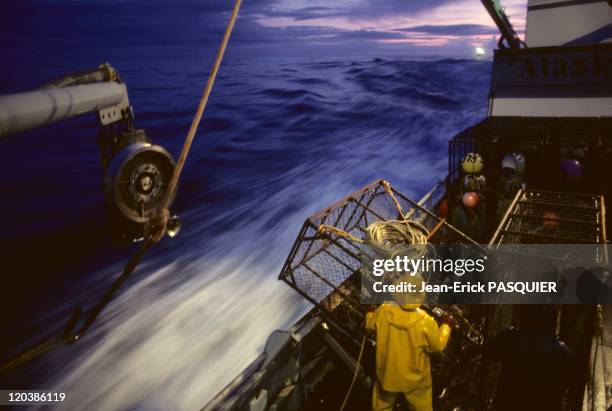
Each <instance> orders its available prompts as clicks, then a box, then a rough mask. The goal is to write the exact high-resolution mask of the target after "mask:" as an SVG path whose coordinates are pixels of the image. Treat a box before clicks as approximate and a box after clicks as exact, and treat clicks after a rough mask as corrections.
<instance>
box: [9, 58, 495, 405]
mask: <svg viewBox="0 0 612 411" xmlns="http://www.w3.org/2000/svg"><path fill="white" fill-rule="evenodd" d="M79 50H80V51H78V52H74V51H73V50H70V51H68V50H64V51H61V50H60V51H58V50H52V51H48V52H47V53H48V54H46V55H37V56H36V58H37V59H42V60H45V61H47V62H52V63H53V64H47V65H45V66H40V65H36V64H32V65H29V66H28V68H27V70H26V71H25V72H24V70H23V66H20V67H22V70H17V68H16V67H17V66H15V67H14V68H13V70H12V71H10V72H9V73H10V75H8V76H3V80H2V83H0V86H2V88H3V89H0V92H7V91H16V90H18V89H20V88H28V87H34V86H36V85H38V84H41V83H44V82H45V81H48V80H50V79H52V78H53V77H54V76H58V75H61V74H63V73H67V72H70V71H74V70H76V69H82V68H87V67H92V66H96V65H97V64H99V63H101V62H102V61H100V56H99V55H98V54H96V53H95V52H93V51H91V50H83V49H79ZM41 53H43V52H42V51H41ZM112 53H113V56H111V57H112V59H109V60H110V63H111V64H113V65H114V66H116V68H117V69H118V70H119V72H120V73H121V75H122V77H123V79H124V80H125V81H126V83H127V85H128V91H129V95H130V99H131V103H132V105H133V106H134V110H135V113H136V125H137V127H139V128H144V129H145V130H146V131H147V132H148V134H149V136H150V138H151V139H152V140H153V141H154V142H155V143H157V144H160V145H163V146H165V147H166V148H168V149H169V150H170V151H171V152H172V153H173V154H174V155H175V156H176V155H177V154H178V151H179V150H180V147H181V145H182V141H183V139H184V136H185V134H186V132H187V130H188V127H189V124H190V122H191V118H192V116H193V113H194V111H195V107H196V105H197V102H198V99H199V96H200V94H201V90H202V89H203V87H204V84H205V81H206V77H207V74H208V70H209V69H210V67H211V64H212V59H213V57H214V53H213V52H212V51H211V50H201V53H200V52H199V51H198V50H197V49H193V48H190V49H189V50H188V51H185V50H180V49H173V50H157V51H151V50H149V51H148V52H147V54H146V55H145V54H133V53H131V52H128V51H127V49H126V50H115V51H113V52H112ZM29 58H30V59H35V57H31V56H30V57H29ZM22 63H23V64H26V63H24V62H23V61H22ZM489 71H490V62H487V61H472V60H464V59H454V58H440V57H410V56H401V55H397V54H395V55H391V54H385V55H381V54H378V53H376V52H375V51H372V52H371V53H369V54H368V53H360V55H358V56H350V55H348V56H342V57H338V56H333V57H330V56H320V57H294V58H288V57H287V58H284V57H282V56H281V57H279V56H267V57H266V56H263V55H258V54H244V55H243V54H241V53H240V52H237V51H232V50H230V52H229V53H228V56H227V59H226V60H225V61H224V63H223V65H222V68H221V71H220V74H219V77H218V79H217V83H216V85H215V89H214V91H213V94H212V96H211V98H210V101H209V105H208V107H207V109H206V112H205V115H204V119H203V123H202V127H201V129H200V131H199V133H198V136H197V139H196V141H195V144H194V146H193V149H192V152H191V154H190V156H189V158H188V161H187V164H186V166H185V169H184V173H183V177H182V180H181V183H180V187H179V193H178V197H177V201H176V203H175V206H174V210H173V211H174V212H177V213H178V214H179V215H180V216H181V217H182V220H183V224H184V226H183V230H182V232H181V233H180V235H179V236H178V237H177V238H176V239H164V240H163V241H162V243H160V244H159V245H157V246H155V247H154V248H152V249H151V250H150V251H149V252H148V253H147V254H146V255H145V257H144V259H143V261H142V263H141V265H140V266H139V267H138V269H137V271H136V272H135V274H134V275H133V277H132V278H131V279H130V280H129V281H128V282H127V283H126V285H125V286H124V287H123V288H122V289H121V290H120V292H119V294H118V296H117V297H116V298H115V300H114V301H113V302H112V303H111V304H110V305H109V306H108V307H107V308H106V310H105V311H104V312H103V314H102V315H101V316H100V317H99V319H98V321H97V323H96V324H95V325H94V327H93V328H92V329H91V330H90V331H89V333H88V334H87V335H86V337H85V338H84V339H83V340H82V341H79V342H78V343H77V344H75V345H72V346H69V347H63V348H60V349H58V350H55V351H52V352H50V353H48V354H46V355H44V356H43V357H41V358H39V359H37V360H35V361H34V362H33V363H31V364H29V365H26V366H23V367H21V368H20V369H18V370H16V371H14V373H13V375H12V377H11V378H12V380H11V381H10V384H11V386H12V387H14V388H17V387H19V388H39V389H52V390H61V391H64V392H66V393H67V395H68V396H69V397H70V399H71V403H72V404H76V405H73V407H74V409H99V410H128V409H129V410H133V409H137V410H139V409H142V410H193V409H198V408H199V407H201V406H202V405H204V404H205V403H206V402H207V400H209V399H210V398H211V397H212V396H213V395H214V394H215V393H216V392H217V391H218V390H220V389H221V388H222V387H223V386H224V385H225V384H227V383H228V382H229V380H230V379H231V378H232V377H234V376H235V375H236V374H237V373H239V372H240V371H241V370H242V369H243V368H244V367H245V366H246V365H248V364H249V362H250V361H252V360H253V359H254V358H255V357H256V355H257V354H258V353H260V352H261V350H262V349H263V346H264V344H265V341H266V338H267V336H268V334H269V333H270V332H272V331H273V330H275V329H279V328H284V327H287V326H289V325H290V324H291V323H292V322H293V321H295V320H296V319H297V318H299V316H300V315H302V314H303V313H304V312H305V311H306V310H307V309H308V308H309V306H308V304H307V303H305V302H304V301H303V300H302V299H301V298H300V297H299V295H297V293H295V292H294V291H293V290H291V289H290V288H289V287H288V286H286V285H285V284H284V283H281V282H279V281H278V280H277V275H278V273H279V271H280V269H281V266H282V263H283V262H284V259H285V258H286V256H287V254H288V252H289V249H290V247H291V244H292V242H293V240H294V239H295V236H296V235H297V233H298V230H299V228H300V226H301V224H302V222H303V221H304V219H305V218H306V217H307V216H308V215H310V214H312V213H313V212H315V211H317V210H319V209H321V208H323V207H325V206H327V205H329V204H331V203H333V202H334V201H336V200H337V199H339V198H340V197H342V196H344V195H346V194H348V193H350V192H352V191H354V190H356V189H358V188H360V187H361V186H363V185H365V184H367V183H370V182H371V181H373V180H375V179H377V178H384V179H387V180H389V181H390V182H391V183H392V185H394V186H395V187H396V188H398V189H399V190H400V191H402V192H403V193H405V194H407V195H409V196H411V197H413V198H418V197H419V196H420V195H421V194H423V193H425V192H426V191H427V189H428V188H429V187H430V186H431V185H433V184H434V183H435V182H436V181H437V180H438V179H441V178H443V177H444V176H445V174H446V169H447V157H446V156H447V140H448V139H449V138H451V137H452V136H453V135H454V134H455V133H456V132H458V131H460V130H461V129H463V128H465V127H468V126H469V125H471V124H474V123H475V122H477V121H478V120H480V119H481V118H482V117H484V116H485V115H486V105H487V92H488V85H489V75H490V73H489ZM0 175H1V176H2V180H1V187H2V191H3V194H4V196H5V198H6V199H10V201H3V205H2V208H3V210H2V214H3V215H5V216H10V217H11V218H9V219H8V221H5V222H4V223H3V225H4V230H3V232H2V234H0V235H1V237H0V239H1V241H2V243H1V244H2V249H3V252H4V254H3V256H2V259H3V262H4V267H5V268H6V270H3V271H4V275H5V276H6V278H8V284H9V285H10V287H6V288H5V290H4V291H3V302H4V303H6V304H7V307H8V306H10V309H5V310H4V312H5V313H9V315H7V316H5V318H3V321H5V322H6V324H7V326H5V327H2V333H3V338H2V340H3V341H4V342H3V345H2V346H0V347H2V348H3V350H4V352H6V353H8V352H9V351H15V350H16V349H17V348H19V347H25V346H27V344H28V343H31V342H35V341H36V340H37V339H39V338H43V337H44V336H48V335H53V334H54V333H58V332H61V329H62V327H63V326H64V324H65V322H66V321H67V317H68V315H69V312H70V310H71V309H72V308H73V307H74V306H75V305H83V306H84V307H88V306H91V305H93V304H94V303H95V302H97V298H99V297H100V296H101V294H102V293H103V292H104V291H105V290H106V288H107V287H108V286H109V285H110V284H111V283H112V280H113V278H114V277H115V276H116V275H118V273H119V272H120V270H121V267H122V264H124V263H125V261H126V260H127V258H128V256H129V254H130V252H131V251H132V250H131V249H129V248H128V249H126V248H124V249H121V248H117V247H116V246H114V245H113V244H112V242H111V241H110V239H109V233H108V230H107V228H106V223H105V217H104V212H103V207H102V190H101V179H102V170H101V167H100V164H99V161H98V152H97V146H96V126H95V120H94V117H93V115H90V116H84V117H82V118H79V119H75V120H70V121H68V122H65V123H62V124H57V125H54V126H50V127H47V128H44V129H40V130H37V131H34V132H29V133H25V134H23V135H20V136H15V137H12V138H9V139H5V140H2V141H0ZM9 288H10V291H9ZM0 353H2V352H0ZM58 409H59V407H58ZM62 409H66V407H63V408H62Z"/></svg>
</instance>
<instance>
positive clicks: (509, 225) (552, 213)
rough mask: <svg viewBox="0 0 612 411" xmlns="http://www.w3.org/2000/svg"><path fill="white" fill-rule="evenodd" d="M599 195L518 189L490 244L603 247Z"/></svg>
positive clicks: (602, 221) (603, 216) (603, 234)
mask: <svg viewBox="0 0 612 411" xmlns="http://www.w3.org/2000/svg"><path fill="white" fill-rule="evenodd" d="M604 210H605V206H604V198H603V196H598V195H588V194H576V193H560V192H552V191H538V190H521V191H519V193H517V195H516V197H515V199H514V201H513V202H512V204H511V205H510V208H509V210H508V212H507V214H506V217H505V218H504V219H503V220H502V222H501V223H500V225H499V226H498V228H497V230H496V232H495V236H494V237H493V239H492V240H491V244H494V245H499V244H605V243H606V230H605V224H606V222H605V211H604Z"/></svg>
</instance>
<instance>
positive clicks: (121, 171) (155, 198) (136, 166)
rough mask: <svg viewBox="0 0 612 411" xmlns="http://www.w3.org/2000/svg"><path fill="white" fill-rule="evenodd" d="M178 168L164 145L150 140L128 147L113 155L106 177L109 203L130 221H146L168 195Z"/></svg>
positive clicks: (105, 182)
mask: <svg viewBox="0 0 612 411" xmlns="http://www.w3.org/2000/svg"><path fill="white" fill-rule="evenodd" d="M174 167H175V163H174V160H173V159H172V156H171V155H170V153H168V151H166V150H165V149H164V148H163V147H160V146H156V145H152V144H149V143H136V144H130V145H128V146H126V147H124V148H123V149H122V150H121V151H119V152H118V153H117V154H116V155H115V156H114V157H113V159H112V160H111V162H110V164H109V166H108V169H107V171H106V175H105V177H104V194H105V196H106V202H107V204H108V205H109V206H110V207H112V208H113V209H115V210H116V211H118V212H119V214H120V215H121V216H123V217H125V218H127V219H128V220H130V221H133V222H135V223H140V224H144V223H146V222H147V221H148V219H149V218H150V217H151V215H152V214H153V213H154V212H155V210H156V209H157V207H158V206H159V204H160V202H161V201H162V198H163V197H164V195H165V194H166V190H167V188H168V182H169V181H170V178H171V176H172V172H173V170H174ZM172 200H174V198H172V199H171V202H172Z"/></svg>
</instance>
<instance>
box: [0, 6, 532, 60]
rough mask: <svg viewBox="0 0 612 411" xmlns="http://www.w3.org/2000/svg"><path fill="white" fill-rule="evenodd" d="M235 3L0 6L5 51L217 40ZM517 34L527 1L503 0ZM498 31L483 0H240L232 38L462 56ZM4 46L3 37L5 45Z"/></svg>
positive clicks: (286, 48)
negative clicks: (10, 49)
mask: <svg viewBox="0 0 612 411" xmlns="http://www.w3.org/2000/svg"><path fill="white" fill-rule="evenodd" d="M232 4H233V1H232V0H174V1H164V0H20V1H12V0H9V1H8V2H2V4H1V5H0V45H4V46H5V47H7V48H13V49H21V50H23V49H24V48H29V47H33V48H39V47H42V48H44V49H46V50H50V49H55V48H63V47H65V46H66V44H67V42H68V43H69V44H70V45H71V46H74V47H93V46H100V47H103V46H108V47H117V44H118V43H120V44H121V46H122V47H123V46H127V47H132V46H134V47H137V46H152V45H155V46H158V45H164V44H168V45H180V44H193V43H194V42H195V43H198V44H200V45H202V46H206V45H210V46H211V47H215V48H216V45H217V44H218V41H219V40H220V38H221V35H222V33H223V30H224V28H225V24H226V23H227V19H228V16H229V11H230V10H231V7H232ZM503 4H504V6H505V7H506V13H507V14H508V15H509V16H510V19H511V22H512V23H513V24H514V26H515V28H516V30H517V31H518V32H519V34H522V33H523V31H524V27H525V12H526V11H525V9H526V0H506V1H504V2H503ZM497 37H498V31H497V28H496V27H495V26H494V24H493V21H492V20H491V18H490V17H489V15H488V14H487V12H486V11H485V9H484V7H483V6H482V4H481V2H480V1H479V0H401V1H400V0H243V6H242V10H241V13H240V19H239V20H238V23H237V26H236V29H235V32H234V35H233V37H232V45H233V47H236V48H242V49H249V48H250V49H254V50H278V51H279V52H282V53H284V52H289V53H299V52H301V50H302V48H303V49H308V48H309V49H310V50H314V51H315V52H317V53H318V52H319V51H320V52H324V50H323V49H324V48H325V47H327V48H328V50H351V49H353V50H376V49H377V48H389V49H393V50H397V51H401V52H402V53H406V54H419V53H425V54H465V53H467V52H468V51H469V53H472V52H473V50H474V47H475V46H484V47H485V48H486V49H487V50H490V49H491V48H493V47H494V44H495V43H496V39H497ZM2 43H4V44H2Z"/></svg>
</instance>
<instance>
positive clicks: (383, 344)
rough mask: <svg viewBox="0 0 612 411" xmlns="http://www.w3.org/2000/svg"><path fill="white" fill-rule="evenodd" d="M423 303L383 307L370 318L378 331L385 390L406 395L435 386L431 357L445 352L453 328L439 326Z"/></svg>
mask: <svg viewBox="0 0 612 411" xmlns="http://www.w3.org/2000/svg"><path fill="white" fill-rule="evenodd" d="M418 307H419V304H404V305H402V306H399V305H397V304H391V303H389V304H383V305H381V306H380V307H378V309H377V310H376V311H375V312H373V313H368V314H367V315H366V328H367V329H368V330H371V331H375V332H376V376H377V377H378V382H379V384H380V385H381V388H382V389H383V390H385V391H389V392H396V393H400V392H403V393H406V392H409V391H413V390H415V389H419V388H424V387H431V366H430V362H429V354H430V353H433V352H437V351H442V350H443V349H444V347H446V344H447V342H448V339H449V337H450V333H451V329H450V327H449V326H448V325H446V324H442V325H441V326H439V327H438V323H437V322H436V320H434V319H433V317H431V316H430V315H429V314H427V313H426V312H425V311H423V310H421V309H420V308H418Z"/></svg>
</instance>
